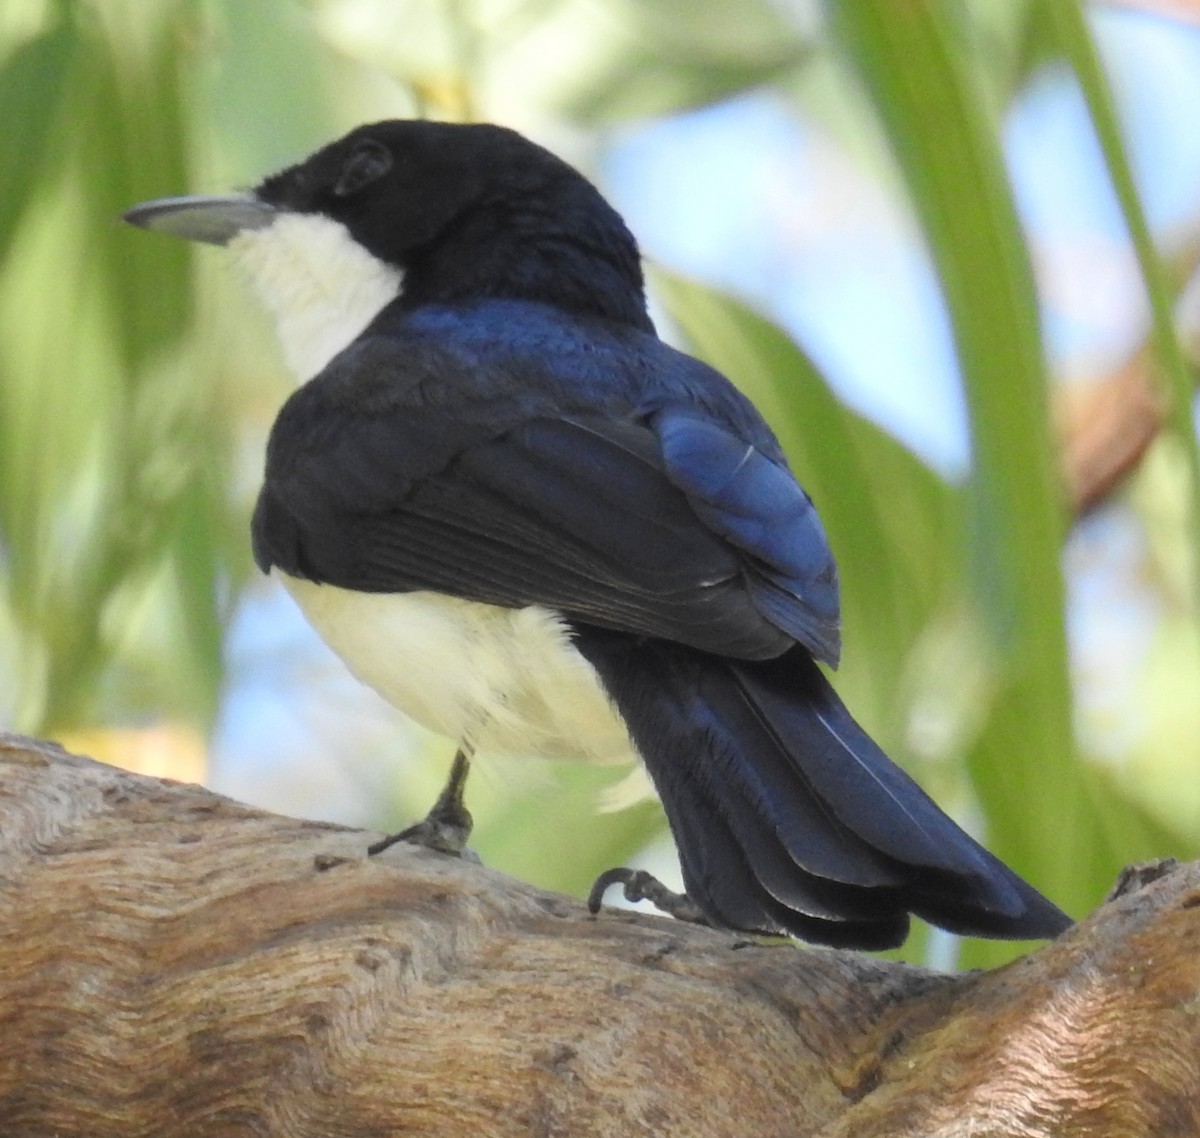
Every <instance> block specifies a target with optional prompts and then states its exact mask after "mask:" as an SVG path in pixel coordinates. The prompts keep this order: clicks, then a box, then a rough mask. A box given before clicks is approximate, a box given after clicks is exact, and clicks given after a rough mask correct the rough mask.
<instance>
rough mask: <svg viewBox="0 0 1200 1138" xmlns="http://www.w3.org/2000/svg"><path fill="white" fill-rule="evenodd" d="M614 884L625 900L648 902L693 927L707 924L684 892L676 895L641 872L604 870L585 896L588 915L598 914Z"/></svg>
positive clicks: (654, 878) (639, 870)
mask: <svg viewBox="0 0 1200 1138" xmlns="http://www.w3.org/2000/svg"><path fill="white" fill-rule="evenodd" d="M614 885H620V886H621V887H622V892H623V893H624V895H625V900H626V901H649V902H650V903H651V904H652V905H653V906H654V907H655V908H656V909H658V911H659V912H660V913H666V914H667V915H668V916H671V917H674V918H675V919H676V920H677V921H687V922H689V923H690V924H693V925H707V924H708V918H707V917H705V915H704V914H703V913H702V912H701V911H700V907H699V906H698V905H697V904H696V902H695V901H693V900H692V899H691V898H690V897H689V896H688V895H687V894H686V893H676V892H675V891H674V890H672V889H668V888H667V887H666V886H665V885H664V884H663V883H662V882H661V881H659V880H658V878H657V877H654V876H653V875H652V874H649V873H647V872H646V871H645V870H644V869H625V868H617V869H608V870H605V871H604V872H603V873H602V874H600V876H599V877H597V878H596V883H595V885H593V886H592V890H591V892H590V893H589V894H588V899H587V907H588V912H589V913H592V914H593V915H594V914H596V913H598V912H600V906H601V905H602V904H603V902H604V894H605V893H607V892H608V890H609V889H610V888H611V887H612V886H614Z"/></svg>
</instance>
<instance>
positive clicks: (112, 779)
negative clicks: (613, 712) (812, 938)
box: [0, 736, 1200, 1138]
mask: <svg viewBox="0 0 1200 1138" xmlns="http://www.w3.org/2000/svg"><path fill="white" fill-rule="evenodd" d="M372 836H373V835H368V834H364V833H363V832H360V831H356V830H348V829H343V828H339V827H336V826H329V825H320V824H316V823H312V822H300V821H295V820H293V819H289V818H283V817H279V816H275V815H271V814H267V813H264V812H261V811H258V810H253V809H250V808H248V807H245V806H241V805H238V804H237V803H234V802H231V801H229V800H227V799H224V798H221V797H219V796H217V795H214V794H211V793H209V792H207V791H205V790H203V789H201V788H199V787H195V786H187V785H181V784H174V783H169V782H162V781H157V780H154V779H149V778H145V777H141V776H137V775H132V774H129V773H127V772H124V771H121V770H118V769H116V768H114V767H108V766H104V765H102V764H99V763H95V762H93V761H91V760H88V759H83V758H78V757H75V756H72V755H68V754H66V753H65V752H63V751H61V750H59V749H58V748H56V747H54V746H53V745H51V744H46V743H38V742H34V741H31V740H26V739H21V738H17V737H14V736H0V851H2V856H3V861H2V862H0V937H2V938H3V944H2V947H0V1134H2V1135H4V1136H5V1138H50V1136H52V1135H56V1136H60V1138H74V1136H80V1138H83V1136H85V1135H86V1136H87V1138H109V1136H116V1135H120V1136H122V1138H131V1136H142V1135H145V1136H147V1138H150V1136H153V1138H173V1136H177V1135H178V1136H181V1138H182V1136H186V1138H203V1136H218V1135H219V1136H221V1138H249V1136H251V1135H254V1136H263V1135H270V1136H280V1138H282V1136H285V1135H286V1136H287V1138H308V1136H313V1138H316V1136H318V1135H319V1136H320V1138H340V1136H354V1138H366V1136H372V1138H375V1136H385V1135H386V1136H393V1135H423V1136H429V1138H437V1136H442V1135H445V1136H451V1135H453V1136H455V1138H459V1136H462V1135H485V1136H490V1135H496V1136H509V1135H511V1136H518V1135H519V1136H526V1135H542V1136H552V1135H571V1136H572V1138H600V1136H610V1135H611V1136H616V1135H620V1136H622V1138H627V1136H630V1135H656V1136H657V1135H686V1136H688V1138H708V1136H713V1138H715V1136H718V1135H721V1136H731V1135H754V1136H756V1138H770V1136H776V1135H777V1136H780V1138H782V1136H785V1135H786V1136H788V1138H798V1136H805V1135H821V1136H823V1138H833V1136H839V1138H843V1136H845V1138H849V1136H850V1135H853V1136H854V1138H872V1136H875V1135H885V1134H886V1135H922V1136H931V1135H1021V1136H1025V1135H1055V1136H1061V1135H1075V1134H1080V1135H1082V1134H1087V1135H1091V1136H1100V1138H1107V1136H1118V1135H1120V1136H1125V1135H1128V1136H1131V1138H1132V1136H1134V1135H1136V1136H1138V1138H1142V1136H1145V1135H1157V1136H1163V1135H1194V1134H1200V1061H1198V1056H1200V1048H1198V1047H1197V1044H1198V1042H1200V953H1197V952H1196V951H1195V945H1196V943H1197V936H1198V934H1200V867H1197V866H1188V867H1182V868H1178V869H1174V870H1173V871H1171V872H1166V873H1164V874H1163V875H1162V876H1161V877H1159V879H1157V880H1154V881H1152V883H1150V884H1146V883H1145V881H1144V879H1143V878H1134V879H1131V883H1130V885H1129V887H1128V888H1127V889H1126V891H1125V892H1124V893H1123V895H1121V896H1119V897H1117V898H1116V899H1115V900H1113V901H1112V902H1110V903H1109V904H1106V905H1104V906H1103V907H1102V908H1101V909H1100V910H1099V911H1097V912H1096V913H1095V914H1094V915H1093V916H1092V917H1090V918H1089V919H1088V920H1087V921H1084V922H1083V923H1082V924H1080V925H1079V926H1078V927H1077V928H1075V929H1074V930H1072V931H1071V932H1069V933H1068V934H1067V935H1065V936H1064V937H1063V938H1061V939H1060V941H1058V942H1056V943H1054V944H1051V945H1049V946H1047V947H1045V948H1042V949H1041V950H1040V951H1037V952H1034V953H1032V954H1031V955H1029V956H1027V957H1025V958H1023V959H1021V960H1019V961H1017V962H1016V963H1014V964H1012V965H1010V966H1009V967H1006V968H1003V969H1000V970H998V971H996V972H993V973H987V974H973V975H958V976H948V975H938V974H933V973H929V972H924V971H921V970H919V969H914V968H911V967H907V966H903V965H898V964H892V963H888V962H885V961H880V960H877V959H874V958H871V957H868V956H863V955H858V954H854V953H843V952H832V951H823V950H807V949H800V948H796V947H792V946H782V945H766V944H759V943H755V942H752V941H749V940H747V939H746V938H744V937H737V936H733V935H730V934H726V933H719V932H714V931H711V930H707V929H703V928H696V927H691V926H686V925H682V924H679V923H677V922H672V921H669V920H666V919H660V918H655V917H651V916H643V915H641V914H631V913H627V912H620V911H612V910H606V911H605V912H603V913H602V914H601V915H600V916H599V917H597V918H593V917H590V916H589V915H588V914H587V913H586V911H585V910H584V908H583V906H582V904H581V903H580V902H578V901H575V900H572V899H569V898H566V897H560V896H555V895H551V894H547V893H544V892H540V891H538V890H536V889H533V888H531V887H529V886H527V885H523V884H521V883H520V882H517V881H514V880H512V879H511V878H508V877H505V876H504V875H502V874H499V873H496V872H494V871H491V870H488V869H486V868H483V867H480V866H478V865H474V864H471V863H469V862H463V861H459V860H457V859H454V858H450V857H445V856H442V855H437V854H432V853H428V852H426V851H421V850H415V849H411V848H398V849H395V850H394V851H390V852H389V853H388V854H385V855H384V856H382V857H380V858H378V859H371V860H368V859H366V858H365V857H364V850H365V847H366V845H367V843H368V841H369V840H370V839H371V837H372ZM1153 876H1154V875H1153V874H1149V875H1144V877H1153Z"/></svg>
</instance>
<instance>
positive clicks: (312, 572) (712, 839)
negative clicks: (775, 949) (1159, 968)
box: [125, 120, 1071, 950]
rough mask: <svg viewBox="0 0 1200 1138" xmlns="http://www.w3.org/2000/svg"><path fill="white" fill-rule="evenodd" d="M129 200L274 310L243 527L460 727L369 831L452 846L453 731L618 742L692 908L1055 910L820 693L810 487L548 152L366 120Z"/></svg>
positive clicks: (367, 653) (141, 217) (862, 913)
mask: <svg viewBox="0 0 1200 1138" xmlns="http://www.w3.org/2000/svg"><path fill="white" fill-rule="evenodd" d="M125 216H126V219H127V220H128V221H129V222H131V223H133V224H135V225H138V226H140V227H142V228H145V229H149V230H152V231H158V232H162V233H167V234H171V235H174V236H178V237H183V238H187V239H190V240H195V241H200V242H204V243H208V244H213V245H220V246H224V247H225V248H226V249H227V250H228V251H229V253H230V254H231V255H232V258H233V260H234V261H235V262H236V263H237V264H238V265H239V267H240V269H241V271H242V272H243V273H244V275H245V276H246V277H247V278H248V279H249V281H250V284H251V287H252V289H253V291H254V292H256V293H257V295H258V296H259V297H260V298H261V300H262V302H263V303H264V304H265V306H266V307H267V309H268V310H269V311H270V312H271V314H272V315H273V316H274V318H275V321H276V326H277V331H278V334H279V337H280V342H281V346H282V351H283V355H284V358H285V360H286V361H287V363H288V364H289V366H290V367H291V368H292V370H293V371H295V373H296V375H297V378H298V379H299V381H300V384H299V386H298V387H297V388H296V390H295V391H293V392H292V393H291V395H290V396H289V398H288V399H287V400H286V402H285V403H284V404H283V407H282V409H281V410H280V412H279V414H278V417H277V418H276V420H275V422H274V425H273V427H272V429H271V432H270V436H269V440H268V443H267V450H266V461H265V472H264V477H263V484H262V489H261V492H260V494H259V497H258V500H257V505H256V507H255V510H254V514H253V520H252V525H251V533H252V544H253V552H254V557H255V560H256V561H257V564H258V566H259V567H260V568H261V569H262V570H263V571H264V572H266V573H270V574H271V575H273V576H275V577H276V578H278V579H279V580H280V581H281V582H282V583H283V585H284V587H285V588H286V589H287V591H288V592H289V593H290V594H291V595H292V597H293V598H294V599H295V600H296V602H297V604H298V605H299V607H300V609H301V610H302V611H303V613H304V615H305V617H306V618H307V619H308V621H309V622H310V623H311V625H312V626H313V627H314V629H315V630H316V632H317V633H318V634H319V635H320V636H321V638H323V639H324V640H325V642H326V643H327V644H328V645H329V646H330V647H331V648H332V649H333V650H334V652H335V653H337V654H338V655H339V656H340V657H341V659H342V660H343V661H344V663H345V664H346V665H347V666H348V668H349V670H350V671H351V672H352V673H354V674H355V675H356V676H357V677H358V678H359V679H360V680H362V681H363V682H365V683H366V684H368V685H369V686H370V687H372V688H374V689H375V690H376V691H377V692H379V693H380V694H381V695H382V696H383V697H384V698H385V699H386V700H388V701H389V702H390V703H392V704H394V705H395V706H396V707H398V708H399V709H401V710H402V711H403V712H405V713H407V714H408V715H409V716H411V717H412V718H413V719H414V720H416V721H417V722H419V723H421V724H423V725H424V726H425V727H427V728H430V729H432V730H433V731H435V732H438V733H440V734H442V735H445V736H447V737H449V738H450V739H452V740H454V741H455V742H456V743H457V745H458V752H457V754H456V756H455V760H454V765H453V767H452V772H451V778H450V781H449V782H448V784H447V788H446V791H445V792H443V795H442V797H441V798H440V799H439V800H438V803H437V805H436V806H435V808H434V810H432V811H431V812H430V816H429V818H427V819H426V820H424V821H423V822H422V823H418V824H417V825H416V826H413V827H410V828H409V829H408V830H405V831H402V833H401V835H400V836H403V837H404V838H406V839H407V840H415V841H417V842H418V843H423V844H428V845H432V846H433V847H434V848H442V849H446V850H448V851H450V852H456V851H459V850H461V849H462V846H463V845H464V843H465V836H466V833H468V832H469V827H470V814H469V812H468V811H467V810H466V806H465V802H464V798H463V794H464V785H465V780H466V772H467V770H468V769H469V765H470V760H471V758H472V756H473V755H474V754H475V753H476V752H478V751H490V752H494V753H497V754H508V755H520V756H533V757H536V756H552V757H557V758H563V759H577V760H582V761H593V762H610V761H612V762H615V761H619V760H622V759H636V760H639V761H640V762H641V763H642V764H643V765H644V767H645V769H646V771H647V772H648V774H649V776H650V780H651V782H652V783H653V785H654V788H655V791H656V792H657V795H658V797H659V799H660V800H661V802H662V806H663V809H664V812H665V815H666V819H667V821H668V824H669V826H670V829H671V832H672V835H673V837H674V841H675V844H676V847H677V850H678V854H679V861H680V867H681V871H682V878H683V883H684V888H685V895H683V897H682V898H681V904H682V905H683V906H687V905H690V906H691V907H692V909H693V910H694V911H695V912H696V913H697V915H698V916H699V918H700V919H702V920H704V921H706V922H707V923H709V924H711V925H713V926H716V927H718V928H725V929H731V930H736V931H741V932H747V933H759V934H768V935H781V936H788V937H793V938H798V939H801V940H804V941H808V942H812V943H817V944H824V945H831V946H835V947H842V948H854V949H871V950H874V949H883V948H888V947H892V946H896V945H899V944H901V943H902V942H903V941H904V940H905V939H906V937H907V935H908V932H909V928H910V918H911V916H913V915H915V916H918V917H920V918H922V919H924V920H926V921H928V922H931V923H932V924H934V925H937V926H940V927H942V928H944V929H947V930H949V931H951V932H954V933H960V934H964V935H975V936H981V937H991V938H1004V939H1040V938H1047V937H1053V936H1056V935H1058V934H1059V933H1061V932H1062V931H1063V930H1064V929H1066V928H1067V927H1068V926H1069V925H1070V923H1071V922H1070V919H1069V918H1068V917H1067V916H1066V915H1065V914H1064V913H1063V912H1062V911H1061V910H1060V909H1059V908H1058V907H1056V906H1055V905H1054V904H1053V903H1052V902H1051V901H1049V900H1048V899H1047V898H1046V897H1044V896H1043V895H1042V894H1041V893H1040V892H1038V891H1037V890H1036V889H1035V888H1034V887H1033V886H1032V885H1030V884H1029V883H1028V882H1026V881H1025V880H1024V879H1022V878H1021V877H1020V876H1018V875H1017V873H1016V872H1014V871H1013V870H1012V869H1010V868H1009V867H1008V866H1006V865H1005V864H1004V863H1003V862H1002V861H1000V860H999V859H998V858H996V857H995V856H993V855H992V854H991V853H989V852H988V851H987V850H986V849H985V848H984V847H983V846H982V845H980V844H979V843H977V842H976V841H975V840H974V839H973V838H971V837H970V836H969V835H968V834H966V833H965V832H964V831H963V830H962V829H961V828H960V827H959V826H958V825H957V824H956V823H955V822H954V821H953V820H952V819H951V818H950V817H949V816H948V815H946V814H945V813H944V812H943V811H942V810H941V809H940V808H939V807H938V806H937V805H936V804H935V803H934V802H933V800H932V799H931V798H930V797H929V796H928V795H927V794H926V793H925V792H924V791H923V790H922V789H921V788H920V787H919V786H918V785H917V783H916V782H915V781H914V780H913V779H912V778H911V777H909V776H908V775H907V774H906V773H905V772H904V771H903V770H901V769H900V767H898V766H897V765H895V764H894V763H893V762H892V761H891V760H890V759H889V758H888V757H887V755H886V754H885V753H884V751H883V750H882V749H881V748H880V747H879V746H878V745H877V744H876V743H875V742H874V741H873V740H872V739H871V737H870V736H869V735H868V734H867V732H866V731H865V730H864V729H863V728H862V727H860V726H859V724H858V723H857V722H856V721H855V719H854V718H853V716H852V715H851V713H850V711H849V710H848V709H847V708H846V707H845V705H844V704H843V702H842V701H841V699H840V698H839V696H838V695H837V693H836V692H835V690H834V688H833V686H832V684H831V683H830V681H829V679H828V677H827V676H826V674H825V673H824V671H823V670H822V665H825V666H827V667H830V668H833V667H836V665H837V663H838V658H839V654H840V651H841V632H840V599H839V585H838V576H837V570H836V566H835V562H834V558H833V554H832V552H831V549H830V545H829V541H828V539H827V537H826V534H825V532H824V530H823V528H822V525H821V522H820V520H819V517H818V515H817V512H816V509H815V507H814V505H813V503H812V501H811V500H810V498H809V497H808V495H807V494H806V493H805V491H804V490H803V489H802V488H801V486H800V485H799V483H798V482H797V480H796V478H795V476H794V475H793V473H792V472H791V470H790V468H789V466H788V463H787V459H786V457H785V455H784V453H783V450H782V448H781V446H780V444H779V442H778V441H777V439H776V437H775V435H774V434H773V433H772V431H771V430H770V428H769V427H768V425H767V423H766V422H765V421H764V419H763V417H762V416H761V415H760V413H759V412H758V411H757V409H756V408H755V407H754V406H753V404H752V403H751V402H750V400H749V399H748V398H747V397H746V396H745V395H743V394H742V393H741V392H740V391H739V390H738V389H737V388H736V387H735V386H734V384H733V383H732V382H731V381H730V380H729V379H727V378H726V377H725V376H724V375H722V374H720V373H719V372H718V371H716V370H715V369H713V368H712V367H710V366H708V365H707V364H705V363H703V362H701V361H700V360H698V359H696V358H694V357H692V356H690V355H688V354H686V353H684V352H682V351H680V350H678V349H676V348H674V347H672V346H670V345H668V344H667V343H666V342H665V341H664V340H662V339H661V338H660V337H659V336H658V335H657V333H656V331H655V327H654V325H653V323H652V321H651V318H650V316H649V313H648V308H647V299H646V290H645V281H644V275H643V268H642V260H641V255H640V252H639V248H638V245H637V242H636V240H635V238H634V237H633V235H632V234H631V233H630V231H629V229H628V227H627V226H626V224H625V222H624V221H623V220H622V218H621V216H620V215H619V214H618V213H617V212H616V210H615V209H614V208H613V207H612V206H611V205H610V204H609V203H608V201H607V200H606V199H605V198H604V196H603V195H602V194H601V192H600V191H599V190H598V189H597V188H596V186H595V185H594V184H593V183H592V182H591V181H590V180H588V179H587V178H586V177H585V176H584V175H583V174H581V173H580V172H578V171H577V170H576V169H575V168H573V167H572V166H571V165H570V164H568V163H567V162H565V161H564V160H562V159H560V158H559V157H557V156H556V155H554V154H553V153H552V152H551V151H549V150H548V149H546V148H544V147H542V146H540V145H538V144H537V143H535V142H533V141H532V140H530V139H528V138H526V137H524V136H523V135H522V134H520V133H518V132H516V131H513V130H511V129H508V128H506V127H503V126H498V125H494V124H489V123H448V122H436V121H429V120H387V121H381V122H375V123H370V124H367V125H363V126H360V127H358V128H356V129H354V130H351V131H350V132H349V133H348V134H346V135H345V136H343V137H342V138H340V139H338V140H336V141H334V142H331V143H329V144H328V145H326V146H324V147H322V148H321V149H319V150H318V151H316V152H315V153H314V154H312V155H311V156H309V157H307V158H305V159H304V160H302V161H300V162H298V163H296V164H295V165H292V166H289V167H287V168H286V169H283V170H281V171H279V172H277V173H274V174H271V175H270V176H268V177H266V178H264V179H263V180H262V181H261V182H260V183H259V184H258V185H257V186H256V187H254V189H253V190H251V191H249V192H247V193H239V194H230V195H217V196H210V195H188V196H183V197H170V198H162V199H156V200H154V201H149V202H144V203H142V204H140V205H138V206H135V207H133V208H132V209H131V210H129V211H128V212H127V213H126V215H125ZM617 873H618V874H621V873H627V874H628V871H623V870H618V871H617ZM633 876H636V875H632V874H629V875H628V876H627V878H626V880H627V881H628V880H629V878H630V877H633ZM665 892H666V893H668V894H669V892H670V891H669V890H665ZM593 907H594V906H593Z"/></svg>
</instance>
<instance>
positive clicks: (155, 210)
mask: <svg viewBox="0 0 1200 1138" xmlns="http://www.w3.org/2000/svg"><path fill="white" fill-rule="evenodd" d="M278 215H279V211H278V210H277V209H276V208H275V207H274V206H273V205H268V204H267V203H266V202H264V201H259V199H258V198H256V197H251V196H250V195H248V194H228V195H223V196H222V195H209V194H186V195H184V196H183V197H177V198H156V199H155V200H154V201H151V202H142V203H141V204H140V205H135V206H134V207H133V208H132V209H129V210H126V212H125V220H126V221H128V222H129V223H130V225H138V226H141V228H143V229H152V230H154V231H155V232H157V233H170V234H171V235H172V236H174V237H184V238H187V240H189V241H204V242H205V243H207V244H209V245H224V244H226V243H227V242H228V241H229V240H230V239H231V238H233V237H236V236H237V234H239V233H242V232H244V231H245V230H247V229H264V228H265V227H266V226H268V225H270V224H271V222H273V221H274V220H275V218H276V217H277V216H278Z"/></svg>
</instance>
